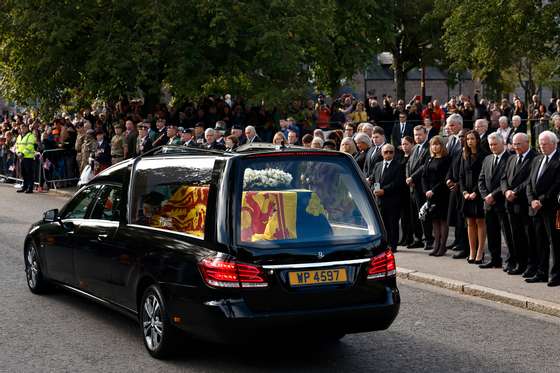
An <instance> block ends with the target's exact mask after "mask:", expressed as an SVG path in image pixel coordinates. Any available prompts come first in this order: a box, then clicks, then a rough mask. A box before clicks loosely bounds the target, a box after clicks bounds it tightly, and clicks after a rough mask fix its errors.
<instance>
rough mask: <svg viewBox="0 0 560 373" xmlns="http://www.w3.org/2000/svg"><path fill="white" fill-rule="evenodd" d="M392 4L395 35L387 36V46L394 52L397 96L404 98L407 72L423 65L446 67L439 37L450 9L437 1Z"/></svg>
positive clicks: (401, 1)
mask: <svg viewBox="0 0 560 373" xmlns="http://www.w3.org/2000/svg"><path fill="white" fill-rule="evenodd" d="M389 7H390V8H389V9H390V13H391V35H392V37H389V38H385V39H384V41H385V42H384V49H385V50H388V51H390V52H391V53H392V54H393V61H394V62H393V69H394V70H395V71H396V75H397V97H398V98H405V97H404V78H405V76H406V73H407V72H408V71H410V70H411V69H413V68H416V67H420V66H421V65H422V64H425V65H437V66H441V67H445V66H446V60H445V56H444V55H443V53H442V52H443V50H442V48H441V45H440V41H439V40H440V37H441V26H442V23H443V20H444V19H445V16H446V15H447V12H445V11H443V10H444V9H445V8H444V7H440V8H439V9H436V8H435V4H434V0H396V1H394V2H391V3H390V5H389Z"/></svg>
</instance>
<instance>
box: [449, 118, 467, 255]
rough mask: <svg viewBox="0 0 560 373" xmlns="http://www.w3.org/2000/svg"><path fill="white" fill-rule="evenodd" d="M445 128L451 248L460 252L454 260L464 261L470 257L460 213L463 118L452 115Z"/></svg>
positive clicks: (463, 219) (463, 220) (462, 217)
mask: <svg viewBox="0 0 560 373" xmlns="http://www.w3.org/2000/svg"><path fill="white" fill-rule="evenodd" d="M445 128H446V129H447V134H448V137H447V144H446V148H447V152H448V154H449V157H450V160H451V162H450V166H449V171H448V172H447V177H446V181H445V184H446V185H447V187H448V188H449V191H450V193H449V204H448V210H447V211H448V212H447V224H448V225H449V226H454V227H455V230H454V233H455V241H454V242H453V243H452V244H451V245H450V246H451V247H452V248H453V250H455V251H458V253H456V254H455V255H453V258H454V259H464V258H467V257H468V255H469V246H468V236H467V228H466V225H465V218H464V216H463V214H462V213H461V212H460V211H461V208H460V207H461V206H460V204H461V200H462V196H461V194H460V193H461V192H460V190H459V176H460V167H461V154H462V148H463V142H464V131H463V118H462V117H461V116H460V115H459V114H451V115H450V116H449V117H448V118H447V124H446V126H445ZM460 136H463V137H460Z"/></svg>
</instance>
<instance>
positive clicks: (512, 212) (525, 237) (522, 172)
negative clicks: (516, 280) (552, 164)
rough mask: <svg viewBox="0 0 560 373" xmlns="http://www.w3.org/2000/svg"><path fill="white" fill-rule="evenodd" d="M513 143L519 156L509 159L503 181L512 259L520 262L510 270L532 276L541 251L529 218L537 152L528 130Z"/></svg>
mask: <svg viewBox="0 0 560 373" xmlns="http://www.w3.org/2000/svg"><path fill="white" fill-rule="evenodd" d="M512 145H513V150H514V151H515V156H512V157H510V158H509V159H508V163H507V165H506V171H505V173H504V175H503V177H502V182H501V184H502V185H501V187H502V192H503V194H504V196H505V199H506V211H507V215H508V221H509V224H510V227H511V233H512V235H513V252H512V253H510V258H509V262H510V263H511V264H512V265H514V264H515V265H516V267H515V268H513V270H511V271H508V273H509V274H510V275H520V274H523V277H525V278H530V277H533V276H535V275H536V274H537V251H536V241H535V240H536V237H535V229H534V226H533V222H532V221H531V219H530V218H529V202H528V201H527V193H526V188H527V184H528V183H529V176H530V173H531V165H532V162H533V159H534V158H535V157H536V156H537V152H536V151H535V150H534V149H531V148H529V137H528V136H527V134H525V133H518V134H516V135H515V136H513V139H512ZM508 264H509V263H508Z"/></svg>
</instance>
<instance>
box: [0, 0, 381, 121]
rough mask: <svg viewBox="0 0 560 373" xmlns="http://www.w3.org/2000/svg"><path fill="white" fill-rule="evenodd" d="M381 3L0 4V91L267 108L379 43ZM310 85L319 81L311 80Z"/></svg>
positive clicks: (57, 102) (47, 100)
mask: <svg viewBox="0 0 560 373" xmlns="http://www.w3.org/2000/svg"><path fill="white" fill-rule="evenodd" d="M380 4H381V3H380V2H379V1H375V0H365V1H359V2H343V1H338V0H319V1H316V2H308V1H301V0H270V1H262V0H250V1H241V0H234V1H232V0H198V1H194V0H64V1H55V0H4V1H2V2H1V3H0V11H1V12H2V14H4V15H5V17H4V19H3V21H2V23H0V35H2V38H1V39H0V76H1V77H2V80H1V84H0V95H3V96H4V97H7V98H9V99H12V100H17V101H18V102H20V103H24V102H28V101H30V100H32V101H34V100H35V99H39V102H40V104H41V106H42V108H43V110H50V111H51V112H53V111H55V110H57V109H58V108H59V107H60V106H61V105H66V104H68V101H69V100H71V101H73V102H84V101H87V100H95V99H97V100H105V101H114V100H116V99H118V98H119V97H124V96H138V95H143V96H145V97H152V98H155V100H157V99H158V98H159V95H160V92H161V88H162V86H165V87H166V88H167V89H169V90H170V91H171V93H172V94H173V95H174V98H175V100H176V101H181V100H183V99H185V98H189V97H197V96H200V95H203V94H208V93H215V94H222V93H226V92H235V93H236V94H239V95H243V96H245V97H247V98H248V99H250V100H254V101H258V102H260V101H261V100H264V101H265V102H267V103H269V104H271V105H274V104H279V103H285V102H287V100H288V99H289V98H293V97H294V96H299V95H302V94H303V93H304V92H307V91H308V90H309V84H310V82H311V81H314V82H315V83H316V87H317V88H318V89H324V90H325V91H327V92H329V93H333V92H334V91H336V89H337V88H338V86H339V85H340V82H341V81H342V80H343V79H348V78H351V77H352V76H353V74H354V73H355V72H356V71H357V70H359V69H361V68H363V67H365V65H367V64H368V62H369V61H370V60H371V58H372V57H373V56H374V55H375V53H376V52H379V51H380V40H381V39H380V38H381V37H386V34H384V32H385V30H386V27H385V23H384V19H385V18H384V17H385V15H384V13H383V9H384V7H383V6H381V5H380ZM314 88H315V87H314Z"/></svg>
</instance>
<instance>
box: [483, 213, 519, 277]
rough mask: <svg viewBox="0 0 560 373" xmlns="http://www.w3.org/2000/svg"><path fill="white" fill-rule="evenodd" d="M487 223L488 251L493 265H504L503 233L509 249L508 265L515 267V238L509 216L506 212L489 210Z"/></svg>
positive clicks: (486, 215) (486, 214)
mask: <svg viewBox="0 0 560 373" xmlns="http://www.w3.org/2000/svg"><path fill="white" fill-rule="evenodd" d="M484 218H485V221H486V234H487V237H488V251H490V256H491V261H492V262H493V263H502V233H503V235H504V238H505V240H506V246H507V248H508V254H509V255H508V259H507V262H508V265H511V266H515V265H516V264H518V263H517V262H516V261H515V258H514V255H513V252H514V249H513V238H512V234H511V228H510V225H509V221H508V218H507V215H506V213H505V212H504V211H495V210H488V211H486V212H485V215H484Z"/></svg>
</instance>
